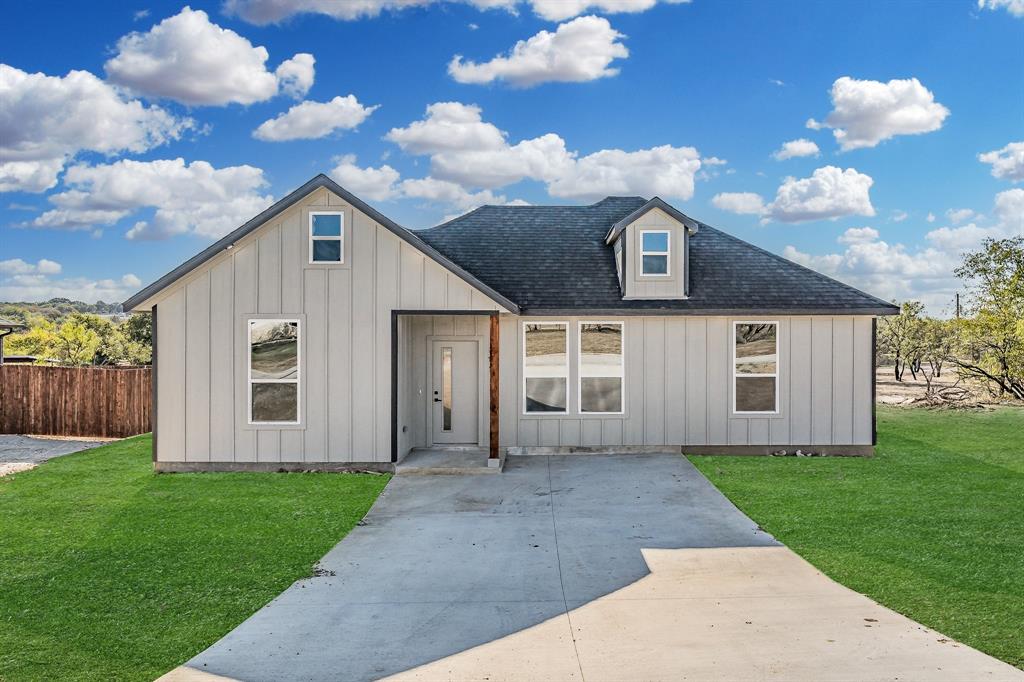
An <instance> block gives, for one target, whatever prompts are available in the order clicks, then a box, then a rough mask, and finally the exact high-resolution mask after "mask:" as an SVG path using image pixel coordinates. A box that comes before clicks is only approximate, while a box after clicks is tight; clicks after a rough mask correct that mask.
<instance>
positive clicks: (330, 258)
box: [309, 211, 345, 263]
mask: <svg viewBox="0 0 1024 682" xmlns="http://www.w3.org/2000/svg"><path fill="white" fill-rule="evenodd" d="M309 262H310V263H343V262H345V214H344V213H342V212H341V211H310V213H309Z"/></svg>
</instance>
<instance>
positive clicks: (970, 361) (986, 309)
mask: <svg viewBox="0 0 1024 682" xmlns="http://www.w3.org/2000/svg"><path fill="white" fill-rule="evenodd" d="M955 274H956V276H957V277H959V278H960V279H961V280H962V281H963V282H964V284H965V286H966V287H967V290H968V299H967V307H966V309H965V311H964V313H965V314H963V315H960V316H959V317H957V318H954V319H950V320H940V319H935V318H931V317H926V316H925V315H924V306H923V305H922V304H921V303H920V302H918V301H907V302H905V303H903V304H902V305H901V306H900V314H899V315H894V316H892V317H885V318H882V319H881V320H880V321H879V325H878V351H879V354H880V355H881V356H883V357H884V358H887V359H888V360H890V361H891V362H892V363H893V365H894V367H893V373H894V375H895V379H896V380H897V381H903V379H904V376H905V374H906V372H907V371H909V372H910V373H911V376H913V377H914V379H917V378H919V377H920V378H923V379H924V380H925V381H926V382H927V384H928V392H929V393H931V392H932V390H931V389H932V384H931V382H932V380H933V379H934V378H935V377H939V376H941V375H942V372H943V371H948V370H949V369H950V368H951V369H953V371H955V372H956V373H957V374H958V375H959V376H960V377H962V378H965V379H973V380H977V381H979V382H981V384H982V385H984V386H986V387H987V388H988V391H989V393H990V394H991V395H992V396H994V397H1000V398H1006V397H1012V398H1015V399H1017V400H1024V237H1015V238H1012V239H986V240H985V241H984V242H983V243H982V248H981V249H980V250H978V251H975V252H972V253H967V254H965V255H964V257H963V262H962V263H961V264H960V266H959V267H958V268H957V269H956V270H955Z"/></svg>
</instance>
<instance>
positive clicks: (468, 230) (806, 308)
mask: <svg viewBox="0 0 1024 682" xmlns="http://www.w3.org/2000/svg"><path fill="white" fill-rule="evenodd" d="M645 203H646V200H645V199H643V198H642V197H608V198H606V199H603V200H601V201H599V202H597V203H596V204H592V205H590V206H482V207H480V208H478V209H476V210H475V211H472V212H470V213H467V214H466V215H464V216H461V217H459V218H456V219H454V220H451V221H449V222H447V223H444V224H443V225H439V226H437V227H434V228H431V229H428V230H420V231H418V232H417V234H418V235H419V236H420V237H421V238H422V239H423V241H425V242H427V243H428V244H430V245H431V246H433V247H434V248H435V249H437V250H438V251H440V252H441V253H443V254H445V255H446V256H447V257H448V258H450V259H451V260H452V261H454V262H455V263H457V264H458V265H459V266H461V267H462V268H464V269H465V270H466V271H468V272H471V273H473V275H475V276H476V277H477V278H479V279H480V280H481V281H482V282H484V283H486V284H487V285H488V286H490V287H492V288H493V289H495V290H496V291H499V292H501V293H502V294H503V295H505V296H506V297H508V298H509V299H511V300H512V301H514V302H516V303H517V304H518V305H519V306H520V307H521V309H522V310H523V312H524V313H526V314H529V313H551V312H555V311H558V312H563V311H564V312H565V313H571V312H573V311H579V312H597V311H605V310H607V311H629V310H635V311H637V312H655V311H663V312H667V313H676V314H685V313H688V312H689V313H702V314H711V313H722V314H729V313H732V314H752V313H758V312H769V311H770V312H777V313H782V312H789V313H793V314H800V313H804V314H811V313H838V314H853V313H858V314H890V313H895V312H897V309H896V307H895V306H893V305H892V304H890V303H886V302H885V301H882V300H880V299H878V298H875V297H874V296H870V295H868V294H865V293H864V292H862V291H858V290H857V289H854V288H853V287H850V286H847V285H845V284H842V283H840V282H837V281H835V280H833V279H831V278H829V277H826V276H825V275H822V274H820V273H817V272H814V271H813V270H809V269H808V268H805V267H803V266H801V265H797V264H796V263H793V262H791V261H788V260H786V259H784V258H781V257H779V256H776V255H775V254H773V253H770V252H768V251H765V250H764V249H761V248H758V247H756V246H754V245H752V244H749V243H747V242H745V241H743V240H741V239H737V238H736V237H733V236H731V235H728V234H726V233H724V232H721V231H719V230H716V229H715V228H713V227H710V226H707V225H705V224H703V223H698V225H699V229H698V232H697V234H695V235H693V236H692V237H691V238H690V298H688V299H684V300H639V301H637V300H633V301H625V300H623V299H622V293H621V291H620V289H619V283H618V278H617V276H616V272H615V256H614V253H613V251H612V248H611V247H610V246H608V245H606V244H605V237H606V235H607V234H608V231H609V229H610V228H611V227H612V226H613V225H614V224H615V223H616V222H618V221H620V220H622V219H623V218H624V217H626V216H628V215H629V214H630V213H632V212H634V211H636V210H637V209H638V208H640V207H641V206H643V205H644V204H645Z"/></svg>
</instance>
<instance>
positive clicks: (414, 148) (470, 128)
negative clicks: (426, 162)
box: [385, 102, 506, 154]
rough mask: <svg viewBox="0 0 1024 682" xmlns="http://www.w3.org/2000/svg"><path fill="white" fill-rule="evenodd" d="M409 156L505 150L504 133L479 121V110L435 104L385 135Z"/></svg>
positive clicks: (459, 103) (471, 107)
mask: <svg viewBox="0 0 1024 682" xmlns="http://www.w3.org/2000/svg"><path fill="white" fill-rule="evenodd" d="M385 137H386V139H388V140H390V141H392V142H394V143H395V144H397V145H398V146H399V147H401V148H402V149H403V150H404V151H407V152H409V153H410V154H437V153H441V152H450V151H467V150H491V149H502V148H504V147H506V142H505V134H504V133H503V132H501V131H500V130H499V129H498V127H497V126H495V125H494V124H492V123H486V122H484V121H483V120H482V118H481V112H480V107H478V106H476V105H475V104H462V103H461V102H436V103H434V104H431V105H428V106H427V116H426V118H425V119H423V120H422V121H413V122H412V123H410V124H409V125H408V126H407V127H405V128H392V129H391V131H390V132H389V133H388V134H387V135H386V136H385Z"/></svg>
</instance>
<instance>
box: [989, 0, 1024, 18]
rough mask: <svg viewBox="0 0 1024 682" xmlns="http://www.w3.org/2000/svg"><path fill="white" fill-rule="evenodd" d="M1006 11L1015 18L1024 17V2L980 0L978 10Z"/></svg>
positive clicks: (1017, 0)
mask: <svg viewBox="0 0 1024 682" xmlns="http://www.w3.org/2000/svg"><path fill="white" fill-rule="evenodd" d="M999 8H1003V9H1005V10H1006V11H1007V12H1009V13H1010V14H1012V15H1013V16H1015V17H1024V0H978V9H990V10H997V9H999Z"/></svg>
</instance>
